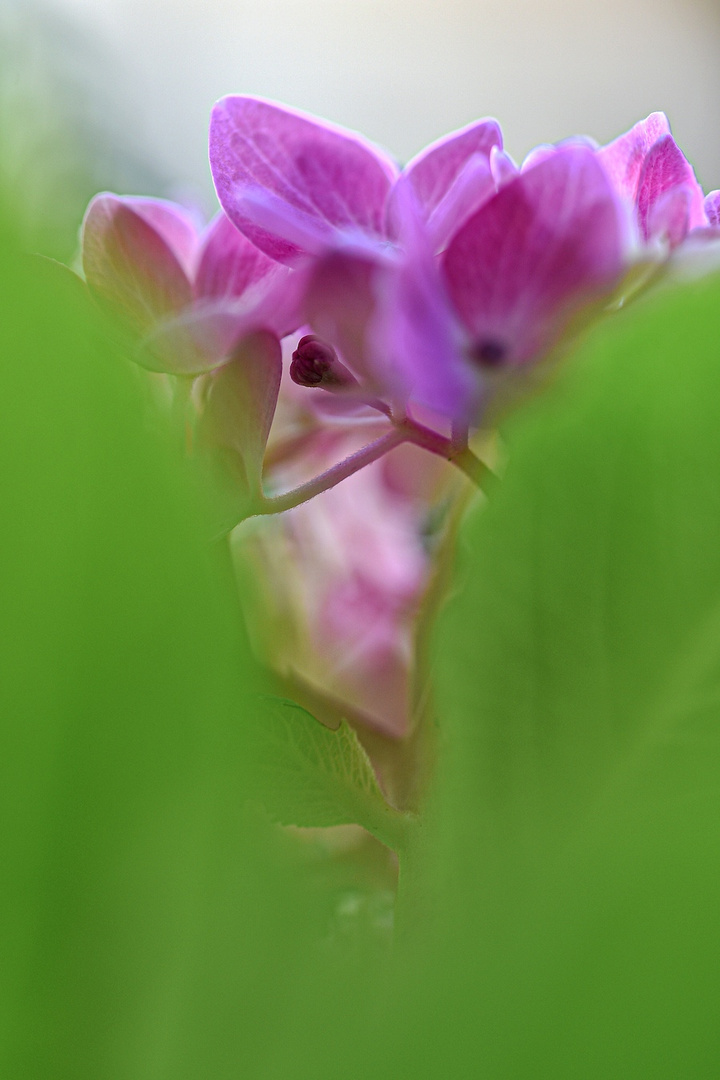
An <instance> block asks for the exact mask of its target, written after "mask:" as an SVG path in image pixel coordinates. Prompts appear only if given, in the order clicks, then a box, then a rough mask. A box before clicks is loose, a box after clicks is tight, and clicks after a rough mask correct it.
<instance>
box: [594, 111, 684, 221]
mask: <svg viewBox="0 0 720 1080" xmlns="http://www.w3.org/2000/svg"><path fill="white" fill-rule="evenodd" d="M669 134H670V125H669V123H668V119H667V116H666V115H665V113H661V112H654V113H651V114H650V116H648V117H647V119H645V120H640V122H639V123H637V124H635V126H634V127H632V128H630V130H629V131H626V132H625V134H624V135H620V136H619V138H617V139H615V140H614V141H613V142H611V143H608V144H607V146H603V147H601V148H600V150H598V157H599V159H600V161H601V163H602V165H603V168H604V169H605V171H606V172H607V174H608V176H609V177H610V179H611V181H612V183H613V185H614V187H615V190H616V191H617V192H618V193H619V194H620V195H622V196H624V197H625V198H626V199H628V200H629V201H630V202H635V199H636V196H637V191H638V184H639V181H640V173H641V172H642V168H643V165H644V164H645V158H646V157H647V155H648V152H649V151H650V148H651V147H652V146H653V145H654V144H655V143H656V142H657V141H658V139H661V138H662V137H663V136H664V135H669Z"/></svg>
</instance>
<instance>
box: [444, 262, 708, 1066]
mask: <svg viewBox="0 0 720 1080" xmlns="http://www.w3.org/2000/svg"><path fill="white" fill-rule="evenodd" d="M507 440H508V466H507V471H506V475H505V476H504V477H503V480H502V482H501V483H500V484H498V485H497V486H496V488H495V490H494V491H493V493H492V494H491V497H490V499H489V502H488V503H487V505H485V506H483V507H482V508H478V510H477V511H476V512H475V513H474V514H473V515H471V516H470V518H469V519H468V521H467V523H466V527H465V530H464V534H463V538H462V550H461V553H460V555H461V558H460V563H461V565H460V567H459V570H458V573H457V577H456V587H455V595H454V597H453V598H452V600H451V602H450V603H449V605H448V607H447V610H446V612H445V613H444V615H443V617H442V618H441V620H440V626H439V632H438V635H437V646H438V660H437V671H438V677H439V678H438V709H439V713H440V718H441V723H443V724H444V725H445V726H446V728H447V731H448V734H447V737H446V740H445V748H446V751H447V753H446V758H445V761H444V767H445V769H446V773H445V787H444V793H443V799H444V800H445V801H444V813H445V815H446V816H445V831H444V832H443V835H442V842H443V843H444V844H445V846H446V852H447V856H448V857H447V861H444V860H441V863H442V865H444V867H445V872H446V873H447V874H448V877H449V878H450V879H451V880H452V881H453V886H454V888H453V892H454V902H453V903H452V905H451V908H450V910H449V911H448V913H447V917H448V919H449V921H450V922H451V924H452V928H453V929H452V930H451V932H450V934H449V940H450V942H451V945H448V944H447V942H446V947H448V948H449V951H450V953H451V954H452V956H453V957H454V959H453V961H452V963H449V964H448V963H447V960H446V961H445V962H444V964H443V970H444V971H448V970H449V971H453V972H454V974H455V977H456V982H455V986H454V990H453V992H454V994H455V995H456V996H457V998H458V1000H459V1002H460V1004H459V1010H458V1013H457V1024H456V1025H453V1026H452V1028H451V1031H452V1032H454V1035H455V1037H457V1036H458V1032H459V1030H460V1029H461V1028H463V1030H465V1031H468V1030H469V1027H468V1025H470V1024H471V1023H474V1024H475V1025H476V1030H477V1041H475V1040H473V1041H472V1043H471V1044H472V1045H475V1046H476V1048H477V1050H478V1053H480V1052H481V1051H482V1049H483V1048H484V1050H485V1052H486V1055H487V1057H486V1065H487V1068H488V1070H489V1075H496V1074H498V1075H533V1076H548V1077H549V1076H552V1077H558V1076H563V1077H564V1076H568V1077H569V1076H577V1075H583V1076H598V1077H604V1076H609V1075H628V1076H633V1077H635V1076H652V1077H654V1078H656V1077H660V1076H662V1077H666V1076H667V1077H672V1076H678V1075H693V1076H696V1075H697V1076H700V1075H710V1073H709V1072H707V1070H708V1068H710V1067H711V1066H710V1063H711V1061H712V1059H713V1056H714V1054H715V1053H716V1051H717V1044H716V1039H715V1034H714V1031H713V1024H712V1022H711V1020H710V1015H709V1011H708V1003H709V1002H710V1001H715V1002H716V1001H717V1000H718V998H719V996H720V977H719V976H718V971H719V970H720V924H719V923H718V919H717V911H718V907H719V906H720V544H719V543H718V538H719V537H720V482H719V478H718V468H717V464H718V462H720V285H719V283H718V280H717V278H711V279H708V280H705V281H703V282H697V283H694V284H692V285H687V286H684V287H682V288H676V289H673V290H670V289H665V290H663V291H659V292H658V293H657V294H656V295H655V297H654V298H652V299H649V300H646V301H644V302H641V303H638V304H637V305H636V307H635V308H634V309H632V310H629V311H627V312H626V313H623V314H621V315H620V316H618V317H616V318H615V319H614V320H613V322H612V323H609V324H608V325H607V327H606V328H604V329H601V330H599V331H598V332H597V333H596V334H595V335H594V336H593V338H592V339H591V341H590V342H589V343H588V344H587V346H586V347H585V348H584V350H583V351H582V353H581V354H580V355H579V356H578V357H577V358H576V363H575V367H574V370H573V371H572V372H568V376H567V378H565V379H563V380H561V382H560V384H559V385H558V386H557V387H556V388H555V390H554V391H553V392H551V393H549V394H548V395H547V396H546V397H544V398H543V399H542V400H540V401H538V402H536V403H533V404H532V405H530V406H529V407H527V408H526V409H525V410H524V411H523V412H522V413H521V415H520V416H519V417H518V418H517V419H516V420H515V421H514V422H513V423H512V424H511V425H510V426H509V429H508V432H507ZM471 968H472V969H475V970H477V971H481V972H482V974H481V975H480V976H479V980H478V981H474V982H472V983H471V982H470V980H469V975H468V974H466V972H469V971H470V969H471ZM444 985H445V990H446V992H449V988H448V984H447V983H446V984H444ZM463 1026H464V1027H463ZM451 1038H452V1034H450V1033H448V1039H451ZM469 1045H470V1044H469ZM447 1046H448V1044H447V1042H446V1041H445V1039H444V1037H443V1036H442V1035H439V1036H438V1043H437V1053H438V1054H442V1052H443V1050H445V1051H446V1050H447ZM494 1070H498V1072H497V1073H496V1072H495V1071H494Z"/></svg>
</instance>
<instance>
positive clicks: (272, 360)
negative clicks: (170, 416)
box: [202, 332, 282, 494]
mask: <svg viewBox="0 0 720 1080" xmlns="http://www.w3.org/2000/svg"><path fill="white" fill-rule="evenodd" d="M281 376H282V352H281V349H280V342H279V341H278V340H277V338H276V337H274V335H272V334H269V333H265V332H260V333H256V334H251V335H250V336H248V337H246V338H243V339H242V340H241V341H240V342H239V343H238V344H237V345H236V347H235V349H234V351H233V354H232V357H231V359H230V361H229V362H228V363H227V364H224V365H223V367H221V368H219V369H218V370H217V371H216V372H215V374H214V375H212V376H210V381H209V387H208V391H207V396H206V399H205V409H204V412H203V418H202V436H203V439H204V440H205V441H206V442H208V443H209V444H210V445H212V446H216V447H220V448H222V449H225V450H231V451H234V452H235V453H237V454H238V455H239V456H240V458H241V460H242V463H243V467H244V472H245V477H246V481H247V487H248V489H249V490H250V492H251V493H252V494H259V493H260V491H261V476H262V465H263V457H264V455H265V446H266V444H267V440H268V435H269V434H270V426H271V424H272V420H273V416H274V415H275V406H276V404H277V398H278V393H279V391H280V378H281Z"/></svg>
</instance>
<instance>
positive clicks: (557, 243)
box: [210, 97, 625, 421]
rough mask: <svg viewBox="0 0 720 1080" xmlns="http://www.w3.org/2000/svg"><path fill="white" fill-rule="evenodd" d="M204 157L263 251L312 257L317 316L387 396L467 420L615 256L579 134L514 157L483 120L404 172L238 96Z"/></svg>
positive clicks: (545, 342)
mask: <svg viewBox="0 0 720 1080" xmlns="http://www.w3.org/2000/svg"><path fill="white" fill-rule="evenodd" d="M210 160H211V165H212V169H213V176H214V178H215V183H216V187H217V190H218V196H219V198H220V202H221V205H222V206H223V208H224V209H225V211H226V213H227V214H228V216H229V217H230V219H231V220H232V221H233V222H234V223H235V224H236V225H237V227H238V228H239V229H241V230H243V231H244V232H245V233H246V235H247V236H249V237H250V238H251V239H252V240H253V241H254V242H255V243H258V244H259V245H260V246H262V248H263V250H264V251H266V253H267V254H269V255H272V256H273V257H274V258H277V259H282V260H285V261H288V262H293V263H296V262H297V261H298V260H299V259H302V257H303V256H304V257H305V258H310V259H311V262H312V264H313V265H312V269H311V271H310V273H309V279H310V282H309V287H308V290H307V293H306V312H307V317H308V322H309V323H310V324H311V325H312V328H313V331H314V332H315V333H316V334H318V335H319V336H320V337H325V338H327V339H328V340H329V342H330V343H332V344H333V345H335V346H336V347H337V348H338V349H339V350H340V352H341V353H342V355H343V358H344V360H345V361H347V363H348V365H349V366H350V367H351V368H352V370H353V372H354V373H355V375H356V376H357V377H358V379H359V380H360V382H361V383H362V384H363V388H364V390H365V391H366V392H370V393H374V394H378V395H380V396H383V397H384V398H386V399H389V400H392V401H393V402H394V403H395V405H396V407H400V408H402V407H404V406H403V403H404V402H405V401H407V400H408V399H410V400H416V401H418V402H420V403H423V404H425V405H427V406H430V407H432V408H434V409H435V410H437V411H438V412H440V413H443V414H445V415H447V416H450V417H453V418H457V419H463V420H466V421H473V420H477V418H478V415H479V412H480V410H481V408H482V406H483V403H484V400H485V399H486V397H487V396H488V393H489V388H490V386H491V384H492V381H493V379H494V378H495V376H496V372H497V369H501V370H505V371H507V370H511V369H516V368H519V367H522V366H523V365H525V364H527V363H528V362H529V361H532V360H535V359H537V358H538V357H540V356H542V355H544V354H545V353H547V352H548V351H549V350H551V349H552V348H553V346H554V345H555V344H556V343H557V341H558V340H559V339H560V337H561V336H562V335H563V334H564V333H565V332H566V330H567V329H568V327H569V325H570V324H571V323H572V322H574V321H575V320H576V319H577V316H578V312H581V311H583V310H585V309H592V308H593V307H596V306H597V305H598V303H601V302H602V301H603V300H604V299H605V298H606V297H608V295H609V294H610V292H611V291H612V289H613V287H614V286H615V284H616V283H617V282H618V280H619V279H620V277H621V274H622V271H623V269H624V265H625V246H624V241H625V228H624V222H623V216H622V208H621V206H620V202H619V199H618V197H617V195H616V192H615V190H614V188H613V185H612V183H611V182H610V180H609V179H608V176H607V174H606V172H605V170H604V169H603V167H602V166H601V164H600V162H599V160H598V158H597V156H596V154H595V152H594V150H593V149H592V148H591V147H589V146H587V145H581V144H579V143H569V144H567V145H564V146H560V147H557V148H552V149H551V150H550V152H547V153H543V154H541V155H538V156H536V159H535V160H532V161H530V162H529V163H528V164H527V166H526V167H525V168H524V169H523V170H522V171H519V170H517V169H516V167H515V166H514V165H513V163H512V161H511V160H510V159H509V158H508V157H507V155H506V154H505V153H504V151H503V149H502V138H501V134H500V130H499V128H498V126H497V124H496V123H495V122H494V121H491V120H484V121H480V122H478V123H477V124H474V125H471V126H470V127H468V128H465V129H463V130H462V131H459V132H455V133H453V134H452V135H449V136H447V137H446V138H445V139H442V140H440V141H439V142H438V143H435V144H433V146H431V147H429V148H428V149H427V150H425V151H424V152H423V153H422V154H420V155H418V157H417V158H415V159H414V160H413V161H412V162H411V163H410V164H409V165H408V166H407V168H406V169H405V170H404V171H403V172H402V173H400V171H399V170H398V169H397V168H396V167H395V166H394V164H393V163H392V161H391V160H390V159H389V158H387V156H386V155H385V154H383V153H382V152H381V151H379V150H377V149H376V148H375V147H373V146H372V145H371V144H370V143H367V142H366V141H364V140H362V139H361V138H360V137H359V136H356V135H354V134H351V133H349V132H345V131H342V129H339V128H336V127H334V126H331V125H327V124H324V123H322V122H321V121H316V120H313V119H312V118H310V117H307V116H303V115H301V114H298V113H295V112H293V111H290V110H287V109H284V108H281V107H280V106H277V105H273V104H271V103H269V102H264V101H260V100H258V99H255V98H244V97H231V98H225V99H223V100H222V101H221V102H219V103H218V105H217V106H216V107H215V110H214V112H213V117H212V122H211V129H210Z"/></svg>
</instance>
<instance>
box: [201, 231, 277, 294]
mask: <svg viewBox="0 0 720 1080" xmlns="http://www.w3.org/2000/svg"><path fill="white" fill-rule="evenodd" d="M276 266H277V263H276V262H275V261H274V260H273V259H269V258H268V257H267V255H264V254H263V253H262V251H260V249H259V248H257V247H255V245H254V244H251V243H250V241H249V240H248V239H247V237H245V236H243V234H242V233H241V232H240V231H239V230H238V229H236V228H235V226H234V225H233V223H232V222H231V221H230V219H229V218H228V217H227V216H226V215H225V214H224V213H223V212H222V211H220V213H219V214H218V215H217V216H216V217H215V219H214V220H213V221H212V222H211V223H210V225H209V226H208V228H207V231H206V233H205V237H204V241H203V246H202V250H201V252H200V258H199V262H198V269H197V274H196V275H195V295H196V296H197V297H199V298H205V299H216V300H220V299H223V298H226V297H232V296H242V294H243V293H244V292H245V291H246V289H248V288H249V287H250V286H251V285H253V284H254V283H255V282H256V281H260V280H261V278H263V277H265V275H266V274H268V273H269V272H270V271H271V270H272V269H274V268H275V267H276Z"/></svg>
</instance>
